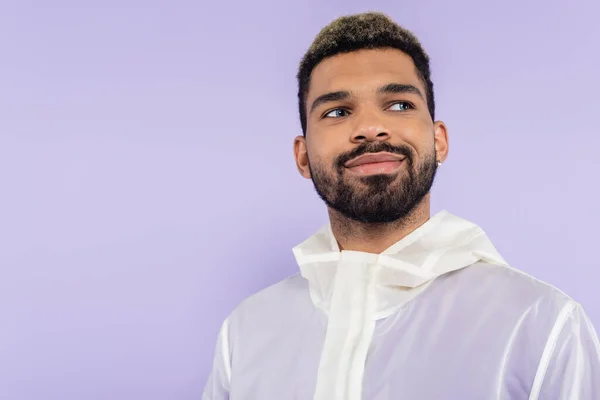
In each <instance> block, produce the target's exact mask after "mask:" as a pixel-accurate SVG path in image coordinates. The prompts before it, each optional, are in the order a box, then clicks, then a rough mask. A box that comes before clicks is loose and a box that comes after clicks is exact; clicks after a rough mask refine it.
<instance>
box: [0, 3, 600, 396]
mask: <svg viewBox="0 0 600 400" xmlns="http://www.w3.org/2000/svg"><path fill="white" fill-rule="evenodd" d="M594 3H596V4H594ZM390 4H392V3H391V2H389V1H373V0H369V2H360V1H356V0H355V1H345V2H341V1H330V2H322V1H317V0H310V1H306V0H304V1H297V2H294V3H291V2H281V1H275V0H260V1H253V2H251V4H249V2H243V1H239V0H238V1H235V2H233V3H232V2H214V1H213V2H207V1H205V2H192V1H179V2H178V1H169V2H167V1H162V2H161V1H141V0H137V1H127V2H125V1H115V0H110V1H103V2H81V1H74V0H71V1H65V0H55V1H52V2H44V1H23V0H20V1H17V0H14V1H10V0H5V1H2V2H1V3H0V50H1V52H0V183H1V185H2V186H1V187H2V189H1V194H0V272H1V274H0V398H1V399H6V400H33V399H35V400H38V399H39V400H83V399H85V400H87V399H90V400H92V399H102V400H131V399H145V400H155V399H156V400H158V399H165V400H166V399H169V400H185V399H190V400H191V399H199V398H200V394H201V391H202V387H203V385H204V381H205V378H206V376H207V373H208V370H209V367H210V363H211V358H212V352H213V345H214V340H215V337H216V332H217V329H218V326H219V324H220V323H221V321H222V320H223V319H224V318H225V317H226V316H227V314H228V313H229V312H230V311H231V310H232V308H233V307H234V306H235V305H236V304H237V303H238V302H239V301H240V300H242V299H243V298H245V297H247V296H248V295H249V294H251V293H253V292H255V291H257V290H259V289H261V288H263V287H265V286H266V285H268V284H271V283H274V282H276V281H278V280H279V279H281V278H283V277H285V276H288V275H290V274H293V273H295V272H296V266H295V264H294V261H293V258H292V254H291V251H290V249H291V247H292V246H294V245H295V244H297V243H298V242H299V241H301V240H303V239H304V238H305V237H307V236H308V235H310V234H311V233H312V232H313V231H315V230H316V229H317V228H318V227H319V226H320V225H321V224H322V223H324V222H325V220H326V215H325V210H324V207H323V206H322V205H321V203H320V201H319V200H318V199H317V196H316V195H315V194H314V193H313V190H312V186H311V184H310V182H307V181H304V180H303V179H301V178H300V177H299V176H298V174H297V172H296V170H295V167H294V162H293V157H292V139H293V137H294V136H295V135H296V134H298V133H299V132H300V128H299V123H298V122H297V116H296V97H295V96H296V92H295V91H296V86H295V81H294V75H295V72H296V66H297V63H298V61H299V59H300V57H301V55H302V53H303V52H304V50H305V49H306V48H307V46H308V45H309V43H310V41H311V40H312V38H313V37H314V35H315V34H316V33H317V31H318V30H319V29H320V27H322V26H323V25H325V24H326V23H328V22H329V21H330V20H331V19H332V18H335V17H337V16H339V15H342V14H347V13H353V12H358V11H365V10H367V9H378V10H382V11H385V12H387V13H389V14H390V15H391V16H392V17H394V18H395V19H396V20H397V21H399V22H400V23H402V24H404V25H405V26H406V27H408V28H410V29H412V30H413V31H414V32H415V33H416V34H417V35H418V36H419V37H420V38H421V39H422V41H423V43H424V45H425V47H426V48H427V49H428V51H429V53H430V55H431V56H432V59H433V71H434V81H435V83H436V89H437V99H438V104H439V105H438V110H439V112H438V114H439V116H440V118H441V119H444V120H445V121H446V122H447V123H448V126H449V127H450V134H451V155H450V159H449V160H448V162H446V163H445V165H444V167H443V170H442V171H441V174H440V176H439V180H438V182H437V186H436V188H435V190H434V209H435V211H437V210H439V209H441V208H445V209H448V210H450V211H452V212H454V213H457V214H459V215H461V216H464V217H467V218H470V219H472V220H473V221H475V222H477V223H479V224H481V225H482V226H483V227H484V228H485V229H486V230H487V231H488V233H489V234H490V236H491V237H492V239H493V240H495V242H496V244H497V247H498V248H499V249H500V250H501V252H502V253H503V254H504V255H505V257H506V258H507V259H508V260H509V261H510V262H511V263H512V264H513V265H514V266H515V267H518V268H520V269H522V270H524V271H526V272H528V273H531V274H533V275H535V276H537V277H539V278H541V279H543V280H546V281H548V282H550V283H552V284H554V285H557V286H559V287H560V288H562V289H563V290H564V291H566V292H567V293H568V294H570V295H571V296H572V297H574V298H575V299H576V300H578V301H580V302H581V303H582V304H583V305H584V306H585V307H586V309H587V311H588V313H589V314H590V316H591V318H592V319H593V320H594V321H595V323H596V324H597V325H599V326H600V303H599V300H600V294H598V293H597V287H598V285H597V281H598V278H600V272H599V271H598V266H599V257H598V243H597V238H598V235H597V229H598V226H599V225H600V214H599V213H598V211H597V207H598V204H600V194H599V191H598V183H599V179H598V172H599V170H600V161H599V157H598V152H599V149H600V139H599V137H600V133H599V122H598V118H597V116H598V110H599V108H600V100H599V97H598V93H599V92H600V78H599V73H598V71H600V57H599V56H598V49H599V44H598V43H599V41H600V27H599V25H598V24H597V17H596V16H597V15H598V12H600V6H599V5H598V3H597V2H595V1H593V0H590V1H588V2H577V1H571V2H563V1H560V2H559V1H553V2H549V1H547V0H538V1H529V2H523V1H521V0H509V1H503V2H480V1H476V0H462V1H453V2H448V1H443V0H439V1H423V0H421V1H418V2H416V1H410V2H409V1H396V2H393V5H390Z"/></svg>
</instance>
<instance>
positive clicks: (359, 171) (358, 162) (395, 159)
mask: <svg viewBox="0 0 600 400" xmlns="http://www.w3.org/2000/svg"><path fill="white" fill-rule="evenodd" d="M405 158H406V157H403V156H400V155H397V154H391V153H374V154H373V153H371V154H364V155H362V156H360V157H357V158H354V159H352V160H350V161H348V162H347V163H346V164H345V165H344V166H345V167H346V168H347V169H348V171H350V172H351V173H353V174H355V175H360V176H367V175H377V174H392V173H394V172H396V171H398V170H399V169H400V168H401V167H402V164H404V161H405Z"/></svg>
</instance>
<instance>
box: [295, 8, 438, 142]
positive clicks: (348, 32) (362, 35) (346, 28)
mask: <svg viewBox="0 0 600 400" xmlns="http://www.w3.org/2000/svg"><path fill="white" fill-rule="evenodd" d="M382 48H393V49H398V50H400V51H402V52H403V53H405V54H407V55H408V56H410V57H411V58H412V60H413V62H414V64H415V68H416V72H417V75H418V77H419V79H420V80H421V81H422V82H423V85H424V86H425V91H426V99H427V107H428V109H429V114H430V115H431V118H432V119H433V120H435V101H434V96H433V82H431V71H430V69H429V56H428V55H427V53H425V50H424V49H423V47H422V46H421V43H420V42H419V40H418V39H417V38H416V36H415V35H414V34H413V33H412V32H410V31H409V30H407V29H405V28H402V27H401V26H400V25H398V24H397V23H395V22H394V21H393V20H392V19H391V18H390V17H388V16H387V15H386V14H383V13H380V12H366V13H361V14H354V15H346V16H343V17H340V18H337V19H336V20H334V21H332V22H331V23H330V24H329V25H327V26H325V27H324V28H323V29H321V31H320V32H319V34H318V35H317V36H316V38H315V39H314V41H313V42H312V44H311V46H310V47H309V49H308V50H307V52H306V53H305V54H304V57H302V61H301V62H300V67H299V69H298V74H297V75H296V78H297V79H298V106H299V110H300V124H301V125H302V133H303V134H304V136H306V118H307V116H306V98H307V95H308V88H309V86H310V77H311V74H312V71H313V69H314V68H315V67H316V66H317V65H318V64H319V63H320V62H321V61H323V60H324V59H326V58H329V57H333V56H335V55H337V54H341V53H350V52H353V51H358V50H363V49H382Z"/></svg>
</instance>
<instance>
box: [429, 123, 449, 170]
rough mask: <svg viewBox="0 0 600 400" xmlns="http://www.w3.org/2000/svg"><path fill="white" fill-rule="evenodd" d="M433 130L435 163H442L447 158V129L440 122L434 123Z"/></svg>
mask: <svg viewBox="0 0 600 400" xmlns="http://www.w3.org/2000/svg"><path fill="white" fill-rule="evenodd" d="M433 129H434V142H435V152H436V154H437V161H440V162H444V161H446V158H448V147H449V144H448V128H447V127H446V124H444V123H443V122H442V121H436V122H435V123H434V124H433Z"/></svg>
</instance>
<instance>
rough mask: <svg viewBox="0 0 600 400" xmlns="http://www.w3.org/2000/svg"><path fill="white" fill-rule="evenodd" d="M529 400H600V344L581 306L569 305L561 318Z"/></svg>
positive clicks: (546, 350) (542, 361)
mask: <svg viewBox="0 0 600 400" xmlns="http://www.w3.org/2000/svg"><path fill="white" fill-rule="evenodd" d="M529 398H530V400H538V399H539V400H551V399H552V400H567V399H569V400H571V399H572V400H596V399H600V344H599V342H598V336H597V334H596V331H595V330H594V327H593V326H592V323H591V322H590V320H589V318H588V317H587V315H586V314H585V312H584V310H583V309H582V307H581V306H580V305H579V304H576V303H571V304H568V305H567V306H566V307H565V308H564V309H563V310H562V312H561V313H560V314H559V316H558V319H557V321H556V324H555V326H554V329H553V330H552V332H551V334H550V337H549V339H548V343H547V345H546V349H545V351H544V355H543V356H542V359H541V361H540V366H539V368H538V372H537V375H536V377H535V381H534V385H533V389H532V393H531V396H530V397H529Z"/></svg>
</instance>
